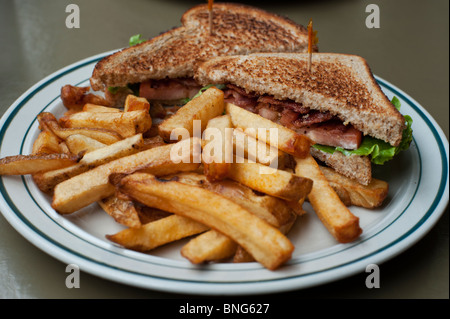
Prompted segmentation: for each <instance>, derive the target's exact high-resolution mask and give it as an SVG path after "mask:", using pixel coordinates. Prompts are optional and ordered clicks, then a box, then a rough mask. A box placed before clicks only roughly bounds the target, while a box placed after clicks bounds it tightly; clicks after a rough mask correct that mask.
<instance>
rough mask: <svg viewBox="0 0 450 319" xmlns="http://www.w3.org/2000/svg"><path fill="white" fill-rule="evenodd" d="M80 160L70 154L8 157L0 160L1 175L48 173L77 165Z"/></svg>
mask: <svg viewBox="0 0 450 319" xmlns="http://www.w3.org/2000/svg"><path fill="white" fill-rule="evenodd" d="M79 159H80V158H79V157H78V156H76V155H68V154H31V155H13V156H6V157H3V158H2V159H0V175H28V174H37V173H42V172H47V171H51V170H55V169H59V168H63V167H68V166H72V165H75V164H76V163H77V162H78V161H79Z"/></svg>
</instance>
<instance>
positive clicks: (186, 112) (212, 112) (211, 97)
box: [158, 87, 224, 143]
mask: <svg viewBox="0 0 450 319" xmlns="http://www.w3.org/2000/svg"><path fill="white" fill-rule="evenodd" d="M223 110H224V101H223V91H221V90H219V89H217V88H215V87H211V88H209V89H208V90H206V91H205V92H203V93H202V95H200V96H199V97H196V98H194V99H192V100H191V101H189V102H188V103H187V104H186V105H184V106H183V107H182V108H180V109H179V110H178V111H177V112H176V113H175V114H174V115H172V116H171V117H169V118H167V119H166V120H164V122H162V123H161V124H160V125H159V126H158V129H159V135H161V137H162V138H163V139H164V140H165V141H166V142H168V143H169V142H174V141H177V140H180V139H181V138H186V137H189V136H190V137H192V136H193V133H194V120H199V121H200V123H199V124H200V126H199V129H200V130H201V132H203V130H204V129H205V127H206V125H207V123H208V121H209V120H210V119H212V118H214V117H216V116H219V115H221V114H222V113H223ZM201 132H199V133H201ZM186 134H188V135H189V136H186ZM171 135H172V138H171Z"/></svg>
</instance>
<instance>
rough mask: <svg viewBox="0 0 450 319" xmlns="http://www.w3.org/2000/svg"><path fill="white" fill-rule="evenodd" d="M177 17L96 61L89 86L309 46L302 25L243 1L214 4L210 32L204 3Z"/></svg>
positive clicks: (172, 74) (187, 73) (189, 72)
mask: <svg viewBox="0 0 450 319" xmlns="http://www.w3.org/2000/svg"><path fill="white" fill-rule="evenodd" d="M181 22H182V26H180V27H177V28H174V29H172V30H170V31H167V32H165V33H163V34H161V35H159V36H157V37H155V38H153V39H151V40H149V41H146V42H144V43H141V44H138V45H135V46H132V47H129V48H126V49H123V50H121V51H119V52H116V53H114V54H112V55H110V56H108V57H105V58H104V59H102V60H101V61H99V62H98V63H97V65H96V66H95V69H94V71H93V74H92V77H91V79H90V82H91V87H92V88H93V89H94V90H96V91H98V90H104V89H105V88H107V87H109V86H113V87H123V86H126V85H127V84H130V83H140V82H143V81H145V80H149V79H164V78H183V77H192V76H193V64H194V62H195V61H196V60H202V59H207V58H210V57H214V56H221V55H237V54H249V53H253V52H304V51H306V50H307V47H308V35H307V30H306V29H305V28H304V27H303V26H302V25H299V24H297V23H294V22H293V21H291V20H289V19H287V18H284V17H281V16H279V15H276V14H272V13H268V12H266V11H264V10H260V9H257V8H253V7H250V6H246V5H239V4H231V3H216V4H214V6H213V24H212V25H213V28H212V30H213V32H212V34H210V29H209V14H208V5H207V4H202V5H197V6H195V7H193V8H191V9H190V10H188V11H186V12H185V13H184V15H183V16H182V18H181ZM314 50H317V47H314Z"/></svg>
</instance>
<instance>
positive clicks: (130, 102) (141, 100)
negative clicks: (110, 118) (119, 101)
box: [124, 94, 150, 113]
mask: <svg viewBox="0 0 450 319" xmlns="http://www.w3.org/2000/svg"><path fill="white" fill-rule="evenodd" d="M137 110H144V111H146V112H147V113H149V112H150V103H149V102H148V101H147V99H146V98H145V97H138V96H135V95H132V94H129V95H127V98H126V99H125V105H124V112H130V111H137Z"/></svg>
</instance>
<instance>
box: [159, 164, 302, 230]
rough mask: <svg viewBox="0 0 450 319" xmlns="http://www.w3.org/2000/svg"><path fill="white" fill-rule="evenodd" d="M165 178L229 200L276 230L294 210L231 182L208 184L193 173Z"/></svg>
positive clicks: (286, 220) (200, 175)
mask: <svg viewBox="0 0 450 319" xmlns="http://www.w3.org/2000/svg"><path fill="white" fill-rule="evenodd" d="M165 178H167V179H173V180H176V181H178V182H180V183H183V184H187V185H191V186H197V187H201V188H204V189H207V190H210V191H212V192H214V193H217V194H219V195H222V196H224V197H226V198H228V199H231V200H233V201H234V202H235V203H237V204H239V205H241V206H243V207H244V208H245V209H247V210H248V211H250V212H251V213H252V214H254V215H256V216H258V217H259V218H261V219H263V220H265V221H267V222H268V223H269V224H271V225H273V226H275V227H277V228H278V227H282V226H283V225H284V224H287V223H289V222H290V221H291V220H292V218H293V216H292V212H293V211H294V210H293V209H292V208H291V206H290V205H289V204H288V203H287V202H286V201H284V200H281V199H279V198H276V197H273V196H269V195H265V194H256V193H255V192H254V191H253V190H252V189H251V188H249V187H247V186H245V185H243V184H241V183H238V182H235V181H233V180H229V179H227V180H223V181H220V182H209V181H208V180H207V177H206V176H205V175H203V174H199V173H195V172H183V173H179V174H174V175H169V176H165Z"/></svg>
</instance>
